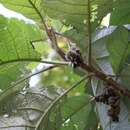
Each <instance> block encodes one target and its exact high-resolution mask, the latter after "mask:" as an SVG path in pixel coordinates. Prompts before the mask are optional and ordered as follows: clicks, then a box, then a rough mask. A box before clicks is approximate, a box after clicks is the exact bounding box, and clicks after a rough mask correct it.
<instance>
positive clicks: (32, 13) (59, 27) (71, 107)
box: [0, 0, 130, 130]
mask: <svg viewBox="0 0 130 130" xmlns="http://www.w3.org/2000/svg"><path fill="white" fill-rule="evenodd" d="M88 2H90V3H89V4H90V12H89V4H88ZM88 2H87V1H85V0H22V1H21V0H0V3H2V4H3V5H4V6H5V7H7V8H8V9H11V10H14V11H16V12H18V13H22V14H23V15H24V16H25V17H27V18H30V19H31V20H33V21H34V23H35V24H31V23H28V22H26V21H23V20H18V19H16V18H15V19H14V18H10V19H9V18H7V17H5V16H2V15H0V89H1V90H3V91H1V93H0V119H1V120H0V129H3V130H6V129H9V130H10V129H11V130H13V129H14V130H15V129H16V127H17V130H21V129H29V130H66V129H67V130H99V129H103V130H115V129H117V130H124V129H125V130H129V129H130V122H129V108H130V106H129V99H127V98H125V97H123V98H122V99H121V112H120V115H119V120H120V121H119V122H118V123H113V122H110V119H109V117H108V115H107V106H106V105H103V104H101V103H95V102H94V101H91V99H92V96H91V95H94V96H95V95H98V94H100V93H101V92H102V91H103V88H104V87H105V83H104V82H103V81H101V80H100V79H97V78H95V76H92V77H91V80H85V79H82V80H81V81H79V80H80V78H81V76H82V75H84V74H85V73H84V72H83V71H81V70H80V69H77V68H76V69H72V68H70V67H68V66H67V67H63V66H62V67H61V66H60V67H59V66H57V68H55V69H54V70H50V71H47V72H44V71H41V72H44V73H42V74H40V75H39V76H38V77H37V79H38V80H39V82H38V83H37V84H36V85H34V87H33V88H30V86H29V78H30V77H31V76H32V75H35V74H38V73H41V72H38V71H37V70H41V68H42V69H43V70H44V69H45V68H46V67H48V65H47V64H39V65H38V67H37V68H36V69H35V72H36V73H32V74H31V73H30V70H29V69H33V68H34V67H35V66H36V64H35V65H34V63H33V62H41V59H43V60H46V59H49V60H54V59H56V60H60V58H59V57H58V56H57V55H56V54H55V52H54V51H53V50H52V49H51V48H50V42H49V40H48V37H47V36H46V34H45V31H46V28H45V29H44V28H43V26H44V25H45V24H47V25H48V26H53V27H54V31H56V32H57V33H56V36H57V42H58V45H59V46H60V47H61V48H62V49H65V50H66V46H67V45H66V44H68V43H76V45H77V46H78V47H79V48H80V49H81V50H82V54H83V58H84V61H85V62H86V59H88V57H89V53H88V48H90V44H89V42H90V41H89V40H88V39H89V38H91V40H92V43H91V46H92V50H91V54H92V57H91V60H92V65H93V66H94V67H95V68H96V69H100V71H102V72H104V73H105V74H108V75H109V76H112V78H113V79H114V80H116V81H117V82H119V83H121V84H123V85H125V86H126V87H127V88H128V89H129V86H130V75H129V72H130V69H129V65H130V60H129V59H130V46H129V43H130V38H129V37H130V36H129V34H130V33H129V30H130V26H129V25H124V24H129V22H130V21H129V19H130V15H129V12H130V11H129V9H130V1H129V0H90V1H89V0H88ZM89 13H91V19H89ZM109 13H111V16H110V26H109V27H102V26H101V22H102V19H103V18H104V16H106V15H108V14H109ZM44 20H45V21H44ZM89 21H90V22H91V30H90V26H88V25H89ZM111 25H116V26H111ZM44 27H45V26H44ZM41 28H42V30H41ZM61 32H62V34H60V33H61ZM90 33H91V34H90ZM53 49H54V48H53ZM60 61H61V60H60ZM29 63H30V64H29ZM28 68H29V69H28ZM39 68H40V69H39ZM30 74H31V75H30ZM24 77H25V78H24ZM82 81H85V82H83V83H81V82H82ZM86 82H87V83H86ZM74 83H75V84H74ZM80 83H81V84H80ZM73 84H74V85H73ZM39 86H40V87H39ZM75 87H77V88H76V89H75V90H73V89H74V88H75ZM86 87H89V88H86ZM91 87H92V88H91ZM85 90H86V91H85ZM5 122H7V123H5ZM7 124H8V125H7ZM99 125H101V126H102V128H98V127H99Z"/></svg>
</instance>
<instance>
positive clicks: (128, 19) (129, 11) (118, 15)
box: [110, 0, 130, 25]
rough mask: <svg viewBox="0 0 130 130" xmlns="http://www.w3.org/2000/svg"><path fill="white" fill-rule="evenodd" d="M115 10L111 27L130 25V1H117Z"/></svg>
mask: <svg viewBox="0 0 130 130" xmlns="http://www.w3.org/2000/svg"><path fill="white" fill-rule="evenodd" d="M113 7H114V10H113V11H112V13H111V17H110V24H111V25H124V24H129V23H130V1H129V0H116V1H115V3H114V5H113Z"/></svg>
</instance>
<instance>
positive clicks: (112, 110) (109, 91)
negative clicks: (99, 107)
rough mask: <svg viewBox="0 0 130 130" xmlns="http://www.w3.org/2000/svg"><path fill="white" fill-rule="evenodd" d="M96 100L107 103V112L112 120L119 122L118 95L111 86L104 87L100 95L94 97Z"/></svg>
mask: <svg viewBox="0 0 130 130" xmlns="http://www.w3.org/2000/svg"><path fill="white" fill-rule="evenodd" d="M95 101H96V102H101V103H104V104H106V105H108V110H107V114H108V116H110V117H111V119H112V121H114V122H119V114H120V95H119V93H118V92H117V91H115V90H114V89H113V88H111V87H106V88H105V89H104V91H103V93H102V94H101V95H98V96H96V97H95Z"/></svg>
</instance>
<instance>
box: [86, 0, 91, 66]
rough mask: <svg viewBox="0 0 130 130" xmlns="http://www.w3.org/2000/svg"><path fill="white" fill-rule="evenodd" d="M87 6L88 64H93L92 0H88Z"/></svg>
mask: <svg viewBox="0 0 130 130" xmlns="http://www.w3.org/2000/svg"><path fill="white" fill-rule="evenodd" d="M87 1H88V4H87V8H88V17H87V22H88V24H87V29H88V64H89V65H90V66H91V58H92V56H91V53H92V52H91V51H92V44H91V43H92V42H91V5H90V0H87Z"/></svg>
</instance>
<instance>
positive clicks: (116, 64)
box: [107, 27, 130, 74]
mask: <svg viewBox="0 0 130 130" xmlns="http://www.w3.org/2000/svg"><path fill="white" fill-rule="evenodd" d="M117 37H118V38H117ZM107 47H108V51H109V53H110V55H109V59H110V62H111V64H112V67H113V70H114V72H115V73H116V74H117V73H120V72H121V70H122V68H123V64H124V63H125V60H126V58H127V56H128V55H129V54H130V44H129V30H127V29H126V28H124V27H118V28H117V29H116V30H115V31H114V32H113V33H112V34H111V35H110V37H109V38H108V41H107Z"/></svg>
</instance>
